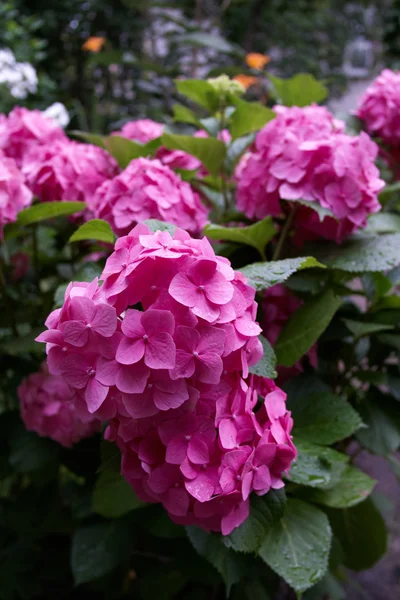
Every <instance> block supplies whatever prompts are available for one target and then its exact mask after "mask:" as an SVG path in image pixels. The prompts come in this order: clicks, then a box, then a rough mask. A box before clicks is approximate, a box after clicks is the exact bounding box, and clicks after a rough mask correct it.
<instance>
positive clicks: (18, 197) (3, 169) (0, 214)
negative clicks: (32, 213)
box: [0, 151, 32, 239]
mask: <svg viewBox="0 0 400 600" xmlns="http://www.w3.org/2000/svg"><path fill="white" fill-rule="evenodd" d="M31 202H32V192H31V191H30V190H29V189H28V188H27V187H26V185H25V183H24V179H23V177H22V175H21V172H20V171H19V169H18V168H17V165H16V163H15V161H14V160H13V159H12V158H6V157H5V156H4V155H3V153H2V152H1V151H0V239H1V238H2V237H3V226H4V225H6V224H7V223H13V222H14V221H15V220H16V218H17V214H18V213H19V211H20V210H22V209H23V208H26V207H27V206H29V205H30V204H31Z"/></svg>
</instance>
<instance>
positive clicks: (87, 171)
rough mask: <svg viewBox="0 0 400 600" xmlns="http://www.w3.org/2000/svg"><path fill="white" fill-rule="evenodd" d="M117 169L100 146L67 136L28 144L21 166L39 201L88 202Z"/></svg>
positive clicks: (109, 156) (29, 185) (27, 182)
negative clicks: (43, 142)
mask: <svg viewBox="0 0 400 600" xmlns="http://www.w3.org/2000/svg"><path fill="white" fill-rule="evenodd" d="M118 172H119V168H118V165H117V163H116V161H115V160H114V158H113V157H112V156H111V155H110V154H108V152H106V151H105V150H103V149H102V148H99V147H98V146H93V145H92V144H81V143H79V142H73V141H71V140H68V139H65V140H62V141H58V142H55V143H52V144H45V145H42V146H39V147H37V148H36V147H35V148H32V149H31V150H30V151H28V152H27V153H26V154H25V156H24V160H23V166H22V173H23V175H24V177H25V181H26V184H27V185H28V187H29V188H30V189H31V190H32V192H33V193H34V195H35V196H37V197H38V198H39V200H40V201H42V202H54V201H61V200H69V201H80V202H87V203H89V202H90V200H91V198H92V196H93V194H94V193H95V192H96V190H97V189H98V188H99V187H100V186H101V185H102V183H104V182H105V181H107V180H109V179H111V178H112V177H113V176H114V175H116V174H117V173H118Z"/></svg>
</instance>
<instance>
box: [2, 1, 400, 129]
mask: <svg viewBox="0 0 400 600" xmlns="http://www.w3.org/2000/svg"><path fill="white" fill-rule="evenodd" d="M399 33H400V0H394V1H393V0H380V1H379V2H378V1H373V2H368V1H364V2H345V1H342V0H296V1H293V0H222V1H218V0H175V1H174V2H172V0H169V1H168V0H164V1H163V0H159V1H152V0H113V1H112V2H111V1H109V0H87V1H84V0H68V1H63V0H61V1H57V2H54V0H3V1H2V2H1V3H0V89H1V94H0V111H1V112H7V111H8V110H9V109H10V108H12V106H14V105H15V104H18V103H21V104H24V105H25V106H28V107H30V108H40V109H45V108H47V107H48V106H49V105H51V104H52V103H54V102H61V103H63V104H64V105H65V106H66V108H67V110H68V113H69V117H70V118H71V127H72V128H79V129H85V130H89V129H90V130H91V131H94V132H96V131H97V132H106V131H109V130H110V129H113V128H117V127H119V126H120V125H121V124H122V123H123V122H124V121H125V120H127V119H128V118H132V117H133V118H138V117H143V116H146V117H151V118H154V119H161V118H162V116H163V115H165V114H166V115H168V114H171V113H172V105H173V103H174V101H175V98H174V94H175V89H174V84H173V80H174V79H176V78H179V77H202V78H205V77H210V76H214V75H218V74H220V73H221V72H225V73H228V74H229V75H231V76H243V75H245V76H247V79H244V80H243V81H244V82H245V83H246V86H247V87H249V90H248V94H249V96H250V97H251V96H254V97H255V98H257V99H259V100H262V101H264V102H266V103H267V102H268V81H267V80H266V78H265V74H264V75H263V76H261V74H260V71H259V70H258V69H257V65H255V66H254V64H252V63H251V61H248V60H247V61H246V56H247V55H248V54H249V53H260V54H263V55H265V56H266V59H267V61H268V72H270V73H272V74H277V75H280V76H291V75H293V74H295V73H299V72H307V73H312V74H313V75H314V76H315V77H316V78H317V79H321V80H322V81H323V82H324V83H325V84H326V85H327V86H328V88H329V90H330V94H331V102H333V106H334V107H335V108H336V109H337V111H339V112H340V111H341V109H342V108H343V110H344V111H345V110H348V109H349V108H350V110H351V109H352V108H353V106H352V105H353V104H354V98H355V97H357V96H358V95H359V94H360V92H362V90H363V89H364V88H365V87H366V86H367V85H368V83H369V80H370V79H371V78H372V77H373V75H374V74H375V73H376V72H377V71H378V70H379V68H380V67H381V66H382V65H383V64H385V66H391V67H396V64H397V63H398V62H399V61H400V43H399ZM249 77H250V79H249ZM242 79H243V78H242Z"/></svg>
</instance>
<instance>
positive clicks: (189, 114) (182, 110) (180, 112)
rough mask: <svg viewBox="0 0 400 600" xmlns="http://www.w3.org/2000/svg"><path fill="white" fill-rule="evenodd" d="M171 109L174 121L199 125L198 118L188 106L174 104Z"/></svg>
mask: <svg viewBox="0 0 400 600" xmlns="http://www.w3.org/2000/svg"><path fill="white" fill-rule="evenodd" d="M172 110H173V112H174V121H177V122H178V123H190V125H195V126H196V127H200V121H199V119H198V118H197V117H196V115H195V114H194V112H193V111H192V110H190V108H187V107H186V106H183V104H174V105H173V107H172Z"/></svg>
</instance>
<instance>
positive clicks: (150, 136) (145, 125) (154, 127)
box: [111, 119, 164, 144]
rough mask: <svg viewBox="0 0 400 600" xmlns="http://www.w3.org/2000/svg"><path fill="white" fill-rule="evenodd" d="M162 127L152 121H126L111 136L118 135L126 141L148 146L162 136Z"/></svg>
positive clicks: (160, 124)
mask: <svg viewBox="0 0 400 600" xmlns="http://www.w3.org/2000/svg"><path fill="white" fill-rule="evenodd" d="M163 131H164V125H163V124H162V123H157V121H153V120H152V119H137V120H136V121H128V122H127V123H125V125H123V126H122V127H121V129H119V130H118V131H113V132H112V134H111V135H119V136H121V137H125V138H127V139H128V140H132V141H134V142H139V143H140V144H148V143H149V142H151V141H152V140H155V139H157V138H159V137H161V136H162V134H163Z"/></svg>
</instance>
